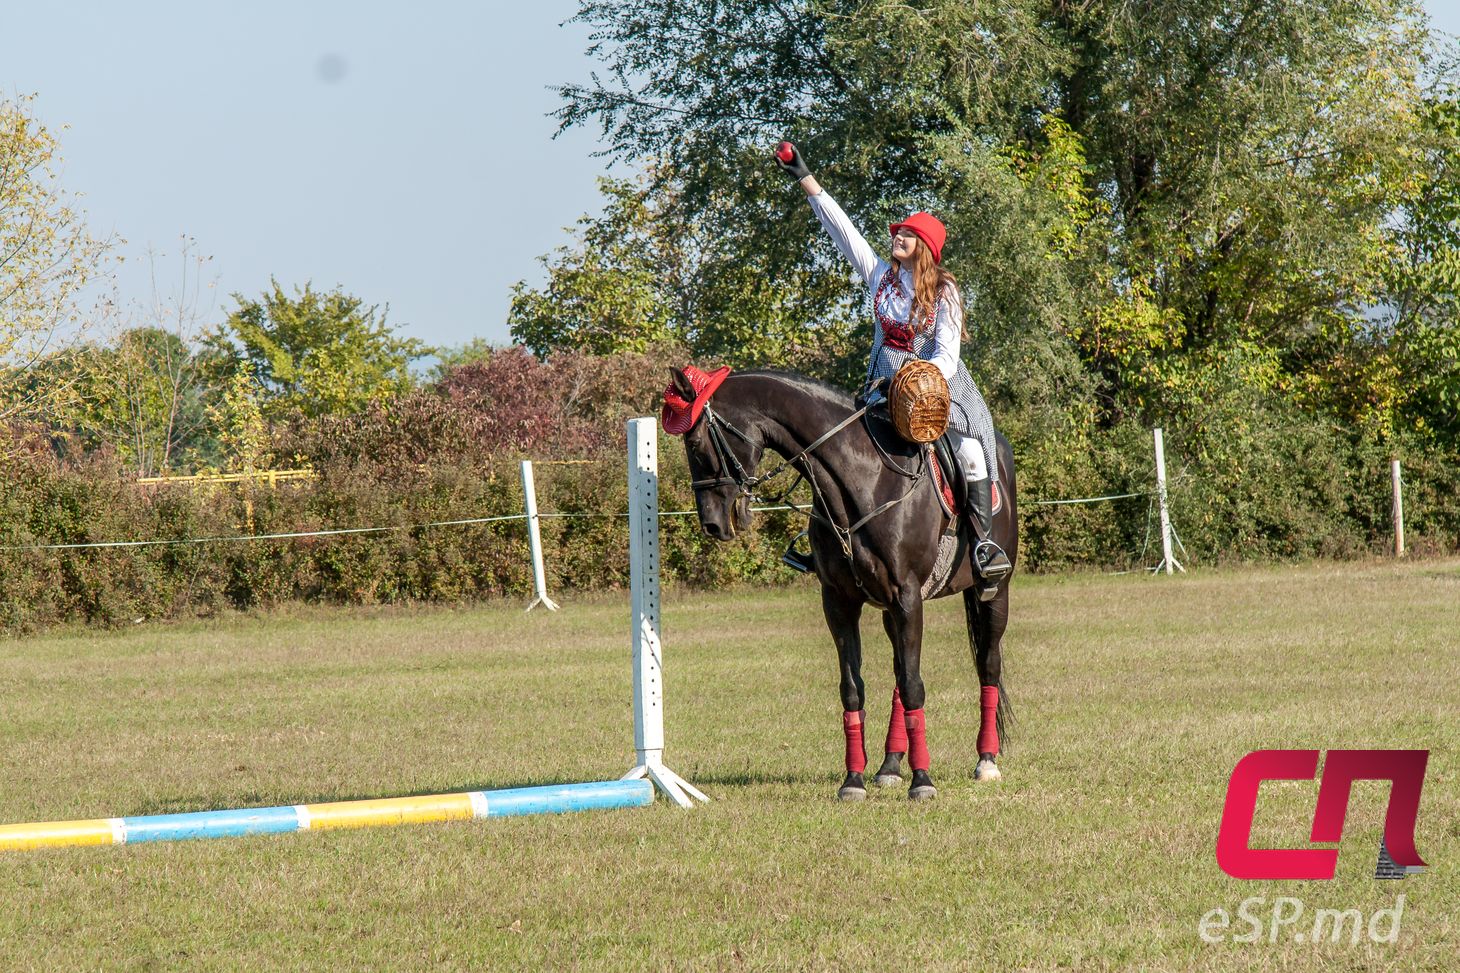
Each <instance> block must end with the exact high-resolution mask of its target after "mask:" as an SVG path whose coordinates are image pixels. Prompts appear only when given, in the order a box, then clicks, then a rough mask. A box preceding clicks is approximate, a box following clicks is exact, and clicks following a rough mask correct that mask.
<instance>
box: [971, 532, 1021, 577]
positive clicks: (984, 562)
mask: <svg viewBox="0 0 1460 973" xmlns="http://www.w3.org/2000/svg"><path fill="white" fill-rule="evenodd" d="M973 565H974V567H975V568H976V569H977V570H978V574H979V577H981V578H983V579H984V581H987V582H988V583H989V584H990V585H992V586H993V587H994V588H995V589H997V588H998V585H999V583H1000V582H1001V581H1003V580H1004V579H1005V578H1007V577H1008V576H1009V573H1010V572H1011V571H1013V570H1014V566H1013V565H1012V564H1010V563H1009V555H1007V554H1005V553H1004V549H1003V548H1002V547H1000V546H999V545H998V544H995V543H994V542H993V541H990V540H982V541H979V542H978V544H976V545H975V546H974V548H973Z"/></svg>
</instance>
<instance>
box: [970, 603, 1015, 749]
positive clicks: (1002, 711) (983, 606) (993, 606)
mask: <svg viewBox="0 0 1460 973" xmlns="http://www.w3.org/2000/svg"><path fill="white" fill-rule="evenodd" d="M1005 592H1006V593H1005V594H1003V595H1002V596H1001V597H999V598H995V599H994V600H993V601H991V602H986V603H984V602H980V601H979V600H978V592H977V590H975V589H973V588H970V589H968V590H967V591H965V592H964V593H963V617H964V619H965V620H966V622H967V624H968V650H969V652H970V653H971V654H972V656H973V664H974V668H975V669H977V668H978V625H979V612H980V611H1000V610H1002V611H1007V610H1008V607H1007V606H1008V601H1007V599H1008V594H1007V589H1005ZM1000 654H1001V655H1002V650H1001V651H1000ZM996 685H997V686H998V687H999V706H998V709H996V710H995V711H994V728H995V729H997V730H998V733H999V751H1000V752H1001V753H1003V752H1007V751H1008V750H1009V740H1010V730H1012V729H1013V726H1014V704H1013V703H1011V702H1010V701H1009V690H1008V689H1007V688H1006V687H1005V686H1004V665H1003V659H1002V658H1000V660H999V678H998V680H997V681H996Z"/></svg>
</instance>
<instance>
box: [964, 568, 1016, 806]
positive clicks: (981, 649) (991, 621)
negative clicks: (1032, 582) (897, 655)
mask: <svg viewBox="0 0 1460 973" xmlns="http://www.w3.org/2000/svg"><path fill="white" fill-rule="evenodd" d="M963 610H964V615H965V616H966V619H967V622H968V637H969V642H970V643H972V646H973V656H974V661H975V662H976V663H977V665H978V682H979V725H978V766H977V767H976V768H974V771H973V779H974V780H983V781H989V780H998V779H999V778H1000V777H1002V776H1003V774H1002V773H1001V772H1000V771H999V765H998V756H999V731H1000V730H1001V729H1002V723H1003V722H1004V719H1003V716H1004V711H1005V710H1006V708H1007V706H1008V702H1007V701H1006V700H1004V699H1003V698H1002V690H1003V684H1004V672H1003V670H1004V660H1003V649H1002V645H1003V640H1004V628H1005V626H1007V625H1008V623H1009V586H1008V585H1004V586H1002V588H1001V589H1000V590H999V593H998V594H997V595H996V596H995V597H994V598H993V600H991V601H987V602H981V601H979V600H978V593H977V592H976V591H973V590H972V589H970V590H968V591H965V592H964V593H963Z"/></svg>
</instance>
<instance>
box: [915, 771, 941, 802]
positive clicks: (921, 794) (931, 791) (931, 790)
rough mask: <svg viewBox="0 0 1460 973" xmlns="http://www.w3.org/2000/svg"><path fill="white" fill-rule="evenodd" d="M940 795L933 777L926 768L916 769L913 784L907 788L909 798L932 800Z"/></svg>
mask: <svg viewBox="0 0 1460 973" xmlns="http://www.w3.org/2000/svg"><path fill="white" fill-rule="evenodd" d="M937 796H938V788H936V787H934V786H933V778H931V777H929V776H928V772H927V771H926V770H914V771H913V779H912V786H911V787H909V788H908V789H907V799H908V800H910V801H931V800H932V799H933V798H935V797H937Z"/></svg>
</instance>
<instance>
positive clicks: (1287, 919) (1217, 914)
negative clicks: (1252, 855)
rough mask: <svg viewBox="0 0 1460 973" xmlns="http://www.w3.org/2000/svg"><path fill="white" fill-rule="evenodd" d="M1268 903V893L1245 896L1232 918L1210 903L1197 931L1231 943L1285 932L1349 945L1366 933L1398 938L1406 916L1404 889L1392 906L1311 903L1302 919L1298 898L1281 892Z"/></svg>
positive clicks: (1376, 939) (1300, 939) (1383, 939)
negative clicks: (1339, 906)
mask: <svg viewBox="0 0 1460 973" xmlns="http://www.w3.org/2000/svg"><path fill="white" fill-rule="evenodd" d="M1267 905H1268V900H1267V898H1266V897H1264V896H1261V895H1254V896H1252V897H1251V898H1247V899H1243V900H1242V901H1241V902H1240V903H1238V905H1237V910H1236V911H1237V915H1236V919H1235V921H1234V919H1233V917H1232V916H1231V915H1230V914H1228V912H1227V910H1226V909H1213V910H1212V911H1210V912H1208V913H1207V914H1206V915H1204V916H1202V917H1201V922H1199V923H1198V924H1197V934H1198V935H1199V936H1201V938H1202V941H1203V942H1208V943H1220V942H1223V941H1225V940H1228V939H1230V940H1231V941H1232V942H1234V943H1255V942H1259V941H1260V940H1262V939H1266V940H1267V941H1268V942H1269V943H1275V942H1277V941H1278V936H1280V935H1283V934H1284V933H1286V938H1287V939H1289V940H1291V941H1292V942H1295V943H1306V942H1311V943H1324V942H1327V943H1342V942H1343V941H1344V939H1345V938H1346V939H1347V940H1348V944H1349V945H1350V946H1357V945H1358V943H1359V940H1360V938H1362V937H1363V935H1364V934H1365V933H1367V934H1368V937H1369V942H1371V943H1394V942H1397V941H1398V940H1399V924H1400V922H1401V921H1403V919H1404V896H1402V895H1400V896H1397V897H1396V898H1395V900H1394V907H1393V908H1392V909H1376V910H1374V912H1373V914H1372V915H1369V916H1367V917H1366V916H1365V915H1364V913H1363V912H1362V911H1360V910H1358V909H1315V910H1313V912H1312V917H1311V918H1310V919H1309V920H1308V921H1307V922H1306V923H1304V922H1302V920H1303V917H1304V915H1307V914H1308V909H1307V907H1306V906H1305V905H1304V904H1303V900H1302V899H1297V898H1294V897H1293V896H1291V895H1279V896H1278V897H1277V898H1275V899H1273V900H1272V905H1271V907H1270V908H1265V907H1266V906H1267Z"/></svg>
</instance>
